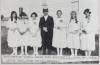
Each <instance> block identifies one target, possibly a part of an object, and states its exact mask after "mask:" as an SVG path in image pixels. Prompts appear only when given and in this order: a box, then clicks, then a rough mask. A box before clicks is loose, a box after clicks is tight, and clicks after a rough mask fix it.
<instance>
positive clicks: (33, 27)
mask: <svg viewBox="0 0 100 65" xmlns="http://www.w3.org/2000/svg"><path fill="white" fill-rule="evenodd" d="M29 23H30V24H29V26H30V31H31V40H30V42H29V43H30V46H32V47H33V49H34V54H36V55H38V47H41V35H40V29H39V20H38V19H37V13H35V12H33V13H32V14H31V19H30V22H29Z"/></svg>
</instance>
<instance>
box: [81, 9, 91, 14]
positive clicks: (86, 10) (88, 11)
mask: <svg viewBox="0 0 100 65" xmlns="http://www.w3.org/2000/svg"><path fill="white" fill-rule="evenodd" d="M83 13H84V14H85V13H89V14H91V11H90V9H85V10H84V12H83Z"/></svg>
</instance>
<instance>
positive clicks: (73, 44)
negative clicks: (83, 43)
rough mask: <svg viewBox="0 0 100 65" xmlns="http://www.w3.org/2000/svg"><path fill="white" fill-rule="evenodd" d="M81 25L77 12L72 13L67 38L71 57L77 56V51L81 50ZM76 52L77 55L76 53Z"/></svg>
mask: <svg viewBox="0 0 100 65" xmlns="http://www.w3.org/2000/svg"><path fill="white" fill-rule="evenodd" d="M79 34H80V24H79V22H78V20H77V13H76V11H72V12H71V19H70V22H69V24H68V37H67V45H68V48H71V54H72V55H71V56H77V51H78V49H79V48H80V40H79ZM74 50H75V53H74Z"/></svg>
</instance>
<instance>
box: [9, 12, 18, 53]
mask: <svg viewBox="0 0 100 65" xmlns="http://www.w3.org/2000/svg"><path fill="white" fill-rule="evenodd" d="M17 24H18V18H17V13H16V12H15V11H12V12H11V18H10V20H9V21H8V22H7V28H8V36H7V41H8V46H9V47H11V48H12V49H13V53H12V54H11V55H17V47H18V46H19V44H18V41H19V39H18V36H19V33H18V29H17V28H18V27H17Z"/></svg>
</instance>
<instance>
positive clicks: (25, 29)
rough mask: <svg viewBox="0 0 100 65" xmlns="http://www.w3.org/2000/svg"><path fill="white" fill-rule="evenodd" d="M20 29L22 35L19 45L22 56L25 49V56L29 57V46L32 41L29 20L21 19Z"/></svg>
mask: <svg viewBox="0 0 100 65" xmlns="http://www.w3.org/2000/svg"><path fill="white" fill-rule="evenodd" d="M18 28H19V33H20V38H19V41H20V42H19V44H20V46H21V55H24V49H25V55H28V54H27V46H29V41H30V39H31V36H30V29H29V25H28V20H27V19H20V22H19V23H18Z"/></svg>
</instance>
